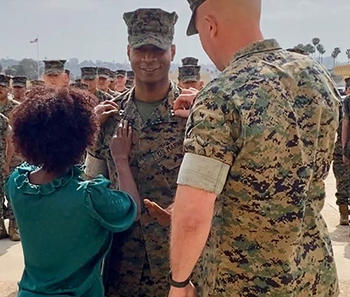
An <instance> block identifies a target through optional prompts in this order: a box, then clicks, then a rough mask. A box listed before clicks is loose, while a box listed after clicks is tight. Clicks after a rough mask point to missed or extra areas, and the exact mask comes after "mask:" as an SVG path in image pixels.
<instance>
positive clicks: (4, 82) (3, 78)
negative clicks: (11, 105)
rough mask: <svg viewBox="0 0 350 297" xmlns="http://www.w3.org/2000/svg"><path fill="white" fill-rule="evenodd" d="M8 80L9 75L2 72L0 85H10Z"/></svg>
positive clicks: (9, 78)
mask: <svg viewBox="0 0 350 297" xmlns="http://www.w3.org/2000/svg"><path fill="white" fill-rule="evenodd" d="M10 80H11V77H9V76H7V75H4V74H0V86H3V87H6V88H8V87H10Z"/></svg>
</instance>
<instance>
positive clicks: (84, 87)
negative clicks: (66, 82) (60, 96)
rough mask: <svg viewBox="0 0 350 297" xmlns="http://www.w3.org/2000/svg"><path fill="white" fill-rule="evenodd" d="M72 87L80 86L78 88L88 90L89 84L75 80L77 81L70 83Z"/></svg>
mask: <svg viewBox="0 0 350 297" xmlns="http://www.w3.org/2000/svg"><path fill="white" fill-rule="evenodd" d="M70 87H73V88H78V89H82V90H87V89H88V87H89V86H88V85H87V84H84V83H81V82H75V83H72V84H70Z"/></svg>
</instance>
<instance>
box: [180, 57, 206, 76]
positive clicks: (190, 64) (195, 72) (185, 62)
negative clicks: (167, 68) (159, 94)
mask: <svg viewBox="0 0 350 297" xmlns="http://www.w3.org/2000/svg"><path fill="white" fill-rule="evenodd" d="M200 71H201V66H198V59H196V58H192V57H187V58H184V59H182V66H181V67H179V77H178V80H179V82H188V81H200V79H201V76H200Z"/></svg>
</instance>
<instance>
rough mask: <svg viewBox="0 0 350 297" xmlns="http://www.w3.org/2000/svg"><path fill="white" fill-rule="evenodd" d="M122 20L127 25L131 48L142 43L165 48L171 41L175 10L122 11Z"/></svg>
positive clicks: (175, 17)
mask: <svg viewBox="0 0 350 297" xmlns="http://www.w3.org/2000/svg"><path fill="white" fill-rule="evenodd" d="M123 17H124V21H125V23H126V25H127V26H128V34H129V37H128V40H129V45H130V46H131V47H132V48H138V47H141V46H143V45H154V46H156V47H158V48H160V49H163V50H167V49H169V48H170V46H171V45H172V43H173V39H174V32H175V24H176V21H177V19H178V15H177V14H176V12H172V13H169V12H166V11H164V10H162V9H159V8H140V9H138V10H135V11H132V12H126V13H124V16H123Z"/></svg>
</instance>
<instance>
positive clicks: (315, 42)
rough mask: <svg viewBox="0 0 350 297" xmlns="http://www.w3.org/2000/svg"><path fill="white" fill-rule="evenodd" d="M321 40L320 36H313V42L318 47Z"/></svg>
mask: <svg viewBox="0 0 350 297" xmlns="http://www.w3.org/2000/svg"><path fill="white" fill-rule="evenodd" d="M320 42H321V40H320V39H319V38H318V37H315V38H312V44H313V45H314V46H315V47H316V46H317V45H318V44H319V43H320Z"/></svg>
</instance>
